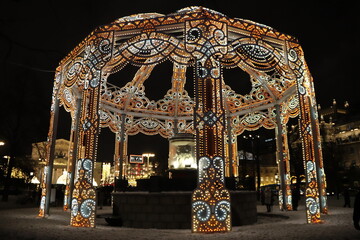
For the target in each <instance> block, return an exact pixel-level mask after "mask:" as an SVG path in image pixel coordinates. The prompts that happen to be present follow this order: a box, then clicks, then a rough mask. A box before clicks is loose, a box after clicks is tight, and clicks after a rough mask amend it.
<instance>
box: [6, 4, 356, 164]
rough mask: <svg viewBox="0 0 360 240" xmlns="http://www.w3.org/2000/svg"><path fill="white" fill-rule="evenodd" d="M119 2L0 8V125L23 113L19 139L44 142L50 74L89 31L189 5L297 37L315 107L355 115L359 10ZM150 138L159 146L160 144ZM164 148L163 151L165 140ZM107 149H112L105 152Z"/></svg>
mask: <svg viewBox="0 0 360 240" xmlns="http://www.w3.org/2000/svg"><path fill="white" fill-rule="evenodd" d="M124 2H125V1H119V0H118V1H115V0H113V1H106V0H104V1H99V0H96V1H94V0H83V1H55V0H47V1H44V0H43V1H40V0H39V1H37V0H33V1H29V0H16V1H15V0H13V1H10V0H2V1H1V2H0V64H1V65H0V67H1V69H0V70H1V75H0V83H1V85H0V89H1V90H0V91H1V92H0V97H1V98H0V100H1V101H0V104H1V118H2V119H5V118H6V119H10V122H11V123H12V122H13V118H14V117H11V116H15V115H19V113H20V112H21V121H22V122H23V123H25V125H26V127H24V130H23V131H25V132H26V133H27V134H26V135H27V137H28V138H29V139H30V140H31V141H43V140H45V139H46V135H47V130H48V124H49V123H48V122H49V107H50V97H51V91H52V84H53V75H54V73H53V71H54V70H55V68H56V66H57V65H58V62H59V61H60V60H61V59H62V58H63V57H65V56H66V55H67V53H68V52H70V51H71V50H72V49H73V48H74V47H75V46H76V45H77V44H78V43H80V42H81V41H82V40H83V39H84V38H85V37H86V36H87V35H88V34H89V33H90V32H91V31H92V30H93V29H95V28H96V27H97V26H99V25H103V24H107V23H110V22H112V21H114V20H115V19H117V18H120V17H123V16H127V15H131V14H135V13H142V12H158V13H162V14H168V13H172V12H175V11H176V10H178V9H181V8H183V7H186V6H193V5H201V6H205V7H208V8H211V9H214V10H217V11H219V12H221V13H223V14H225V15H227V16H229V17H232V18H233V17H238V18H244V19H249V20H253V21H255V22H258V23H262V24H266V25H268V26H271V27H273V28H275V29H277V30H278V31H280V32H284V33H287V34H290V35H293V36H295V37H297V38H298V39H299V41H300V43H301V45H302V47H303V49H304V52H305V58H306V61H307V63H308V65H309V68H310V71H311V73H312V75H313V77H314V81H315V90H316V93H317V100H318V103H320V104H321V105H322V106H328V105H330V104H331V102H332V99H333V98H335V99H337V102H338V103H339V104H343V103H344V101H345V100H348V101H349V102H350V106H352V107H353V108H359V105H360V99H359V98H358V95H359V93H358V92H359V90H360V85H359V80H358V78H359V75H358V74H357V71H358V68H359V66H360V65H359V54H360V49H359V48H360V47H359V46H360V44H359V40H358V36H357V34H359V30H360V27H359V26H360V21H359V19H360V17H359V11H360V9H359V7H356V6H355V5H354V4H355V2H354V1H344V0H343V1H311V2H310V1H309V2H308V1H306V2H305V1H303V2H302V1H240V0H238V1H234V0H232V1H231V0H212V1H205V0H203V1H183V0H181V1H168V0H167V1H157V0H149V1H143V0H141V1H126V4H124ZM9 116H10V117H9ZM61 116H62V117H61V119H60V125H62V128H61V130H60V132H59V136H60V137H64V138H68V137H67V130H66V129H68V128H69V124H70V122H69V119H70V117H69V116H67V114H65V113H64V111H62V113H61ZM107 132H108V131H107V130H103V131H102V135H103V136H101V138H100V141H102V138H105V135H108V136H110V138H112V135H111V134H109V133H107ZM65 135H66V136H65ZM155 138H156V139H160V137H159V136H157V137H155ZM144 139H145V140H144ZM149 139H150V140H149ZM149 141H152V140H151V138H149V137H146V138H135V137H132V138H131V139H130V143H132V142H133V145H138V146H139V145H146V144H145V143H147V142H149ZM159 141H160V140H159ZM162 144H167V143H166V140H165V141H164V140H163V141H162ZM162 144H161V145H162ZM109 146H110V147H111V144H110V145H107V148H109ZM111 148H112V147H111ZM104 149H106V147H104V146H102V145H100V152H109V151H107V150H104ZM148 150H151V149H146V150H143V149H136V148H134V147H132V148H131V151H132V152H129V153H142V152H143V151H148ZM136 151H138V152H136ZM101 154H102V153H101ZM101 154H100V155H101ZM111 154H112V153H111ZM111 154H110V155H111ZM165 157H166V156H165Z"/></svg>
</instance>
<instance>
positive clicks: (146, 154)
mask: <svg viewBox="0 0 360 240" xmlns="http://www.w3.org/2000/svg"><path fill="white" fill-rule="evenodd" d="M142 155H143V157H155V154H154V153H143V154H142Z"/></svg>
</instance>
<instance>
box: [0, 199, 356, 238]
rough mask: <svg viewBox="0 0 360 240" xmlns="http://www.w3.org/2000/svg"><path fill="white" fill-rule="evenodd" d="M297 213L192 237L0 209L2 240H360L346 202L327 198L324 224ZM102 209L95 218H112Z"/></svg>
mask: <svg viewBox="0 0 360 240" xmlns="http://www.w3.org/2000/svg"><path fill="white" fill-rule="evenodd" d="M303 200H304V199H302V202H301V203H300V206H299V209H298V211H289V212H282V211H280V210H279V209H278V207H277V206H274V209H273V211H272V212H271V213H269V214H268V213H266V209H265V207H264V206H262V205H258V220H257V223H256V224H254V225H247V226H239V227H234V228H233V229H232V231H231V232H228V233H216V234H193V233H191V231H190V229H188V230H187V229H181V230H180V229H179V230H170V229H133V228H124V227H112V226H109V225H108V224H107V223H106V222H105V220H104V218H97V222H96V224H97V226H96V228H74V227H70V226H69V221H70V213H69V212H64V211H62V209H61V208H60V207H55V208H51V210H50V216H49V217H47V218H46V219H41V218H37V217H36V215H37V211H38V208H37V207H34V206H33V205H18V204H14V203H6V204H5V203H1V204H0V239H2V240H8V239H27V240H35V239H36V240H37V239H53V240H56V239H59V240H60V239H75V240H82V239H84V240H91V239H94V240H102V239H166V240H170V239H186V240H191V239H246V240H248V239H249V240H251V239H256V240H259V239H266V240H271V239H276V240H279V239H287V240H292V239H302V240H305V239H314V240H322V239H347V240H359V239H360V231H357V230H355V229H354V227H353V223H352V213H353V208H343V207H342V204H343V200H342V199H340V200H337V199H336V198H335V197H330V198H329V214H328V215H322V219H323V220H324V223H321V224H306V222H305V209H304V203H303ZM111 211H112V210H111V208H110V207H104V208H103V209H101V210H98V211H97V214H98V215H100V216H104V215H105V214H110V213H111Z"/></svg>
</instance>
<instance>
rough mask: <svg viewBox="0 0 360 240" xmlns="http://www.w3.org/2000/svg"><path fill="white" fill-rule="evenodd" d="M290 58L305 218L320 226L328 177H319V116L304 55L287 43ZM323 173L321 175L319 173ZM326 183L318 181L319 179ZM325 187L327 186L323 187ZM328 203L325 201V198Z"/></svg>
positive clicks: (300, 50) (294, 45)
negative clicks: (301, 161)
mask: <svg viewBox="0 0 360 240" xmlns="http://www.w3.org/2000/svg"><path fill="white" fill-rule="evenodd" d="M287 48H288V50H287V58H288V60H289V65H290V67H291V69H292V71H293V73H294V75H295V77H296V81H297V90H298V97H299V106H300V120H299V125H300V128H299V131H300V136H301V140H302V147H303V159H304V167H305V176H306V189H305V195H306V216H307V222H308V223H318V222H321V220H320V196H321V193H322V190H321V188H320V191H319V185H320V187H321V185H322V184H319V182H320V181H323V182H325V175H323V176H319V173H321V172H322V173H323V168H322V167H323V166H322V159H320V158H321V156H322V155H321V146H320V141H319V138H320V135H319V133H318V128H317V127H316V126H317V125H318V122H317V121H318V120H317V114H315V113H316V112H315V111H314V108H315V107H316V101H315V91H314V89H313V82H312V77H311V75H310V73H309V70H308V67H307V66H306V62H305V60H304V53H303V51H302V49H301V47H300V46H299V45H298V44H296V43H290V42H288V46H287ZM319 167H320V169H322V171H320V169H319ZM319 177H320V178H321V179H323V180H319V179H318V178H319ZM324 185H325V184H324ZM322 199H324V200H325V205H326V197H325V198H322Z"/></svg>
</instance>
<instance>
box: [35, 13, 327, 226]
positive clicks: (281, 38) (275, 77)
mask: <svg viewBox="0 0 360 240" xmlns="http://www.w3.org/2000/svg"><path fill="white" fill-rule="evenodd" d="M163 61H171V62H173V75H172V79H171V81H172V87H171V89H170V90H168V91H167V93H166V94H165V96H164V97H163V98H162V99H161V100H158V101H154V100H150V99H149V98H147V97H146V95H145V87H144V84H143V83H144V81H146V80H147V79H148V77H149V75H150V74H151V72H152V70H153V69H154V68H155V67H156V65H157V64H159V63H161V62H163ZM127 64H132V65H135V66H138V67H139V69H138V71H137V72H136V74H135V76H134V77H133V79H132V81H130V82H128V83H127V84H125V85H124V86H123V87H118V86H115V85H112V84H110V83H108V82H107V78H108V76H109V75H110V74H114V73H116V72H117V71H120V70H121V69H122V68H124V66H126V65H127ZM188 67H192V68H193V69H194V80H193V81H194V82H193V84H194V95H195V98H194V99H193V98H191V97H190V96H189V95H188V92H187V91H186V90H185V89H184V85H185V82H186V71H187V68H188ZM223 68H240V69H242V70H243V71H245V72H246V73H248V74H249V76H250V80H251V84H252V90H251V91H250V93H248V94H246V95H241V94H238V93H236V92H235V91H234V90H232V89H231V87H230V85H228V84H227V80H226V79H223V75H222V69H223ZM60 104H61V105H62V106H64V108H65V109H66V110H67V111H69V112H71V114H72V120H73V121H72V128H71V129H72V131H71V143H72V144H71V146H70V150H69V159H70V161H69V168H68V172H69V177H68V179H69V180H68V182H69V186H68V187H67V192H66V194H65V195H66V196H65V198H66V201H65V206H64V208H65V209H67V207H68V206H69V205H70V204H71V225H72V226H81V227H94V226H95V206H96V202H95V190H94V188H93V180H92V175H93V167H94V162H95V159H96V148H97V136H98V133H99V129H100V127H109V128H110V129H111V130H112V131H113V132H114V133H116V139H115V141H116V146H115V157H114V159H115V166H116V170H115V171H116V176H117V177H121V176H122V172H123V170H122V161H123V159H124V157H125V156H126V146H127V136H128V135H134V134H137V133H139V132H141V133H144V134H147V135H153V134H160V135H161V136H163V137H165V138H170V137H172V136H174V134H175V133H193V134H195V136H196V155H197V156H196V157H197V161H198V186H197V188H196V189H195V191H194V192H193V196H192V231H193V232H225V231H230V230H231V212H230V209H231V202H230V194H229V191H228V190H227V189H226V188H225V182H224V176H225V174H226V175H233V174H236V163H235V159H236V156H235V155H236V137H235V136H237V135H239V134H241V133H243V131H245V130H250V131H251V130H256V129H258V128H260V127H265V128H268V129H274V128H275V129H276V135H277V147H278V148H277V160H278V164H279V171H280V176H281V177H280V180H281V191H280V207H281V208H283V209H285V210H291V208H292V207H291V190H290V175H289V172H290V171H289V154H288V146H287V137H286V123H287V121H288V119H289V117H296V116H298V115H300V132H301V138H302V143H303V153H304V156H303V159H304V168H305V169H306V178H307V180H306V192H305V193H306V213H307V222H308V223H316V222H319V221H320V211H322V212H323V213H326V211H327V206H326V194H325V174H324V169H323V163H322V155H321V144H320V143H321V142H320V133H319V124H318V115H317V110H316V100H315V91H314V87H313V79H312V77H311V75H310V72H309V70H308V67H307V65H306V62H305V60H304V54H303V50H302V48H301V46H300V45H299V43H298V40H297V39H295V38H294V37H292V36H290V35H287V34H283V33H280V32H278V31H276V30H275V29H273V28H271V27H268V26H265V25H262V24H258V23H255V22H252V21H249V20H244V19H238V18H234V19H231V18H229V17H227V16H226V15H224V14H222V13H219V12H216V11H214V10H211V9H207V8H204V7H188V8H184V9H181V10H179V11H177V12H176V13H172V14H169V15H162V14H158V13H146V14H137V15H131V16H128V17H123V18H120V19H117V20H116V21H114V22H113V23H111V24H109V25H104V26H101V27H98V28H97V29H95V30H94V31H93V32H92V33H91V34H90V35H89V36H88V37H87V38H86V39H85V40H84V41H83V42H81V43H80V44H79V45H78V46H77V47H76V48H75V49H74V50H73V51H71V52H70V54H69V55H68V56H67V57H65V58H64V59H63V60H62V61H61V62H60V65H59V67H58V68H57V70H56V74H55V81H54V88H53V95H52V104H51V119H50V128H49V135H48V156H47V167H46V170H45V171H44V173H45V174H44V176H43V184H42V198H41V206H40V212H39V216H44V215H45V214H47V213H48V209H49V191H48V189H50V185H49V182H50V184H51V173H52V171H51V169H52V162H53V158H54V156H53V155H54V144H53V143H54V141H55V138H56V127H57V118H58V107H59V105H60ZM75 166H76V167H75ZM49 179H50V180H49ZM71 184H73V187H72V186H71ZM72 188H73V191H72ZM70 192H72V195H71V194H70Z"/></svg>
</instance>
